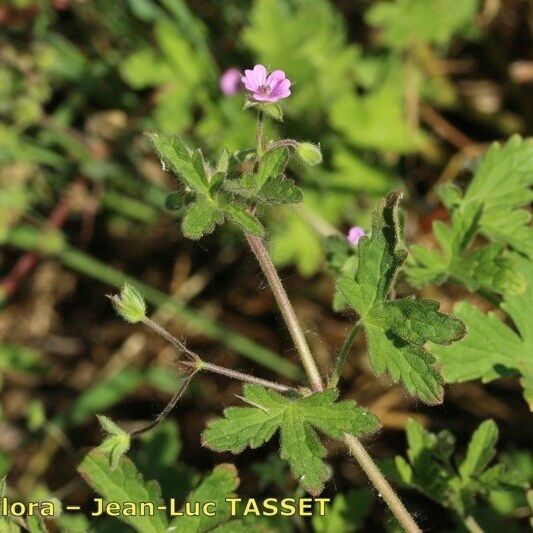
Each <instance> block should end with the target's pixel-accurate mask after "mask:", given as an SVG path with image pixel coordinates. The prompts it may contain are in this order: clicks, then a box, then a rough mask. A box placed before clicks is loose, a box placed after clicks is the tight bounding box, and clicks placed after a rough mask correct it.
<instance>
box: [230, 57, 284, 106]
mask: <svg viewBox="0 0 533 533" xmlns="http://www.w3.org/2000/svg"><path fill="white" fill-rule="evenodd" d="M241 81H242V83H243V85H244V87H245V88H246V90H247V91H248V92H249V93H250V96H251V97H252V98H253V99H254V100H255V101H256V102H277V101H278V100H281V99H283V98H287V96H290V94H291V90H290V86H291V82H290V80H289V79H287V77H286V76H285V72H283V70H274V71H273V72H272V73H271V74H269V75H268V76H267V70H266V68H265V67H264V66H263V65H255V67H254V68H253V69H252V70H250V69H248V70H245V71H244V76H243V77H242V78H241Z"/></svg>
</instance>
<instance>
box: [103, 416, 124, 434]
mask: <svg viewBox="0 0 533 533" xmlns="http://www.w3.org/2000/svg"><path fill="white" fill-rule="evenodd" d="M96 418H98V422H100V425H101V426H102V429H103V430H104V431H105V432H106V433H108V434H109V435H127V433H126V432H125V431H124V430H123V429H122V428H120V427H119V426H117V425H116V424H115V423H114V422H113V421H112V420H111V419H110V418H107V416H104V415H96Z"/></svg>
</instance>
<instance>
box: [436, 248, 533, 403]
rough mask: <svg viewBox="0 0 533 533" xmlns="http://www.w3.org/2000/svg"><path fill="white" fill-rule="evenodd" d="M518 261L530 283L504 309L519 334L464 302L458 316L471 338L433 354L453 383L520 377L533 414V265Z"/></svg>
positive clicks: (467, 337)
mask: <svg viewBox="0 0 533 533" xmlns="http://www.w3.org/2000/svg"><path fill="white" fill-rule="evenodd" d="M514 261H515V264H516V267H517V270H518V271H519V272H520V273H521V274H522V275H523V277H524V279H525V280H526V290H525V291H523V292H522V293H521V294H511V295H507V296H506V297H505V298H504V300H503V302H502V303H501V305H500V307H501V308H502V309H503V310H504V311H505V312H506V313H507V314H508V315H509V316H510V317H511V319H512V320H513V322H514V325H515V328H516V331H515V330H514V329H512V328H511V327H509V326H507V325H505V324H504V323H503V322H502V321H501V320H500V319H499V318H498V317H497V316H496V315H494V314H493V313H490V312H489V313H483V312H482V311H481V310H480V309H478V308H477V307H475V306H473V305H472V304H470V303H468V302H460V303H459V304H457V305H456V306H455V309H454V314H455V315H456V316H457V317H458V318H460V319H461V320H463V321H464V323H465V324H466V327H467V330H468V334H467V335H466V337H465V338H464V339H462V340H461V341H460V342H458V343H456V344H453V345H450V346H434V347H433V351H434V352H435V354H436V355H437V357H438V359H439V362H440V363H441V365H442V373H443V376H444V378H445V379H446V381H447V382H449V383H457V382H461V381H468V380H472V379H477V378H481V379H482V380H483V381H492V380H493V379H496V378H498V377H500V376H505V375H509V374H512V373H519V374H520V375H521V380H522V385H523V387H524V395H525V398H526V401H527V402H528V404H529V406H530V408H531V409H532V410H533V398H532V397H531V394H532V391H533V386H532V385H533V356H532V354H533V324H532V322H531V317H532V316H533V264H532V263H531V261H529V260H527V259H525V258H521V257H518V256H516V257H514Z"/></svg>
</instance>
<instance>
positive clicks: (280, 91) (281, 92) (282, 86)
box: [270, 78, 291, 99]
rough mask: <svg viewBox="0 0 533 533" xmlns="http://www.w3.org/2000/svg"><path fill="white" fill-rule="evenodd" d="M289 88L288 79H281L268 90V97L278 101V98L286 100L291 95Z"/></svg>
mask: <svg viewBox="0 0 533 533" xmlns="http://www.w3.org/2000/svg"><path fill="white" fill-rule="evenodd" d="M290 86H291V82H290V80H288V79H286V78H285V79H282V80H279V81H278V82H277V83H276V85H274V87H272V89H271V90H270V96H272V97H274V98H277V99H280V98H287V96H289V95H290V94H291V91H290V89H289V87H290Z"/></svg>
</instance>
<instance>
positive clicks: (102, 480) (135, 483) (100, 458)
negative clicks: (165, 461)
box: [78, 448, 168, 533]
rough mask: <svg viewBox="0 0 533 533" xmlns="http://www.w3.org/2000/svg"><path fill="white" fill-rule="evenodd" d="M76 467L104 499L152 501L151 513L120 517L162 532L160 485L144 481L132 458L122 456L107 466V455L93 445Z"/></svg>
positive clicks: (144, 531)
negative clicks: (111, 467)
mask: <svg viewBox="0 0 533 533" xmlns="http://www.w3.org/2000/svg"><path fill="white" fill-rule="evenodd" d="M78 471H79V472H80V474H81V475H82V476H83V478H84V479H85V480H86V481H87V483H88V484H89V485H90V486H91V487H92V488H93V489H94V490H95V491H96V492H97V493H98V494H100V495H101V496H102V497H103V498H104V500H105V501H106V502H118V503H119V504H121V506H122V505H123V504H125V503H127V502H135V503H136V504H138V503H140V502H146V503H152V504H153V506H154V514H153V515H151V514H146V515H144V516H142V515H138V516H126V515H124V514H121V515H120V516H119V519H120V520H122V521H124V522H126V523H127V524H129V525H130V526H132V527H133V528H134V529H135V530H137V531H139V532H142V533H164V532H166V531H167V527H168V523H167V518H166V515H165V513H164V512H163V511H160V510H158V506H159V505H163V502H162V500H161V494H160V490H159V486H158V485H157V483H156V482H148V483H147V482H145V481H144V479H143V477H142V476H141V475H140V474H139V472H138V471H137V468H136V467H135V465H134V464H133V462H132V461H131V460H130V459H128V458H127V457H121V458H120V460H119V462H118V465H117V468H116V469H115V470H114V471H111V470H110V468H109V455H108V454H107V453H104V452H102V451H101V450H100V449H98V448H96V449H94V450H92V451H90V452H89V453H88V454H87V455H86V456H85V458H84V459H83V461H82V463H81V464H80V466H79V467H78Z"/></svg>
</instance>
